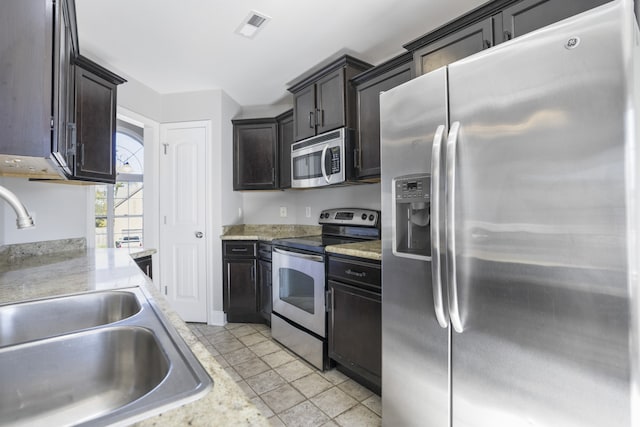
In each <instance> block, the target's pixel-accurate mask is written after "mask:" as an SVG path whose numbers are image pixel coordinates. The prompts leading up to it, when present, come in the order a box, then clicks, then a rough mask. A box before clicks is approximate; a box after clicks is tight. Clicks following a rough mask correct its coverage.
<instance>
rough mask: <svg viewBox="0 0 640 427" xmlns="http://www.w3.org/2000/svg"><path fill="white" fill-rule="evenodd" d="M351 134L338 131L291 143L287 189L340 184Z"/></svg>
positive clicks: (350, 130)
mask: <svg viewBox="0 0 640 427" xmlns="http://www.w3.org/2000/svg"><path fill="white" fill-rule="evenodd" d="M353 135H354V131H353V130H352V129H347V128H341V129H337V130H334V131H330V132H326V133H323V134H322V135H317V136H313V137H311V138H307V139H303V140H302V141H298V142H295V143H293V144H291V187H292V188H313V187H323V186H325V185H333V184H341V183H343V182H345V181H346V179H347V171H346V170H345V169H346V166H350V164H349V163H348V161H347V159H348V158H351V156H350V154H351V152H350V150H351V140H352V139H353Z"/></svg>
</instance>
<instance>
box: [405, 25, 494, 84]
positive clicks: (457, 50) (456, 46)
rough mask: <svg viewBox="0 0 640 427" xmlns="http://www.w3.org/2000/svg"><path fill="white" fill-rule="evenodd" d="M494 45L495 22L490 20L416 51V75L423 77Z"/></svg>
mask: <svg viewBox="0 0 640 427" xmlns="http://www.w3.org/2000/svg"><path fill="white" fill-rule="evenodd" d="M492 45H493V20H492V19H491V18H488V19H485V20H484V21H480V22H477V23H475V24H473V25H470V26H468V27H465V28H463V29H461V30H460V31H457V32H455V33H453V34H450V35H448V36H446V37H443V38H441V39H440V40H436V41H435V42H433V43H431V44H428V45H427V46H424V47H423V48H421V49H418V50H416V51H415V52H414V53H413V60H414V63H415V68H416V75H417V76H421V75H422V74H426V73H428V72H429V71H433V70H436V69H438V68H440V67H443V66H445V65H448V64H450V63H452V62H455V61H457V60H458V59H462V58H465V57H467V56H469V55H473V54H474V53H477V52H480V51H481V50H483V49H487V48H489V47H491V46H492Z"/></svg>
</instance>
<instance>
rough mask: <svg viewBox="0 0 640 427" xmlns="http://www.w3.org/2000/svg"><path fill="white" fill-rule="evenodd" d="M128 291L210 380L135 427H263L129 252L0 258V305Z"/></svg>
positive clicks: (261, 419) (259, 417) (257, 414)
mask: <svg viewBox="0 0 640 427" xmlns="http://www.w3.org/2000/svg"><path fill="white" fill-rule="evenodd" d="M132 252H133V251H132ZM5 255H6V254H5ZM132 286H141V287H144V288H145V289H147V290H148V291H149V293H150V294H151V295H152V297H153V299H154V301H155V302H156V304H157V305H158V306H159V307H160V308H161V309H162V310H163V312H164V314H165V316H166V317H167V319H169V321H170V322H171V323H172V324H173V326H174V327H175V328H176V330H177V331H178V332H179V334H180V335H181V336H182V338H183V339H184V340H185V342H186V343H187V344H188V345H189V346H190V348H191V350H192V351H193V353H194V355H195V356H196V357H197V358H198V360H199V361H200V363H201V364H202V366H203V367H204V368H205V370H206V371H207V372H208V373H209V375H210V376H211V378H212V379H213V381H214V385H213V387H212V389H211V391H209V392H208V393H207V394H206V395H204V396H203V397H202V398H200V399H198V400H196V401H194V402H191V403H187V404H185V405H183V406H181V407H179V408H176V409H171V410H168V411H166V412H164V413H162V414H160V415H156V416H153V417H150V418H147V419H145V420H143V421H141V422H139V423H137V424H135V425H137V426H182V425H191V426H212V425H220V426H231V425H233V426H268V425H269V422H268V421H267V419H266V418H265V417H263V416H262V414H260V412H259V411H258V409H257V408H256V407H255V405H254V404H253V403H252V402H250V401H249V400H248V399H247V397H246V396H245V394H244V393H243V391H242V390H241V389H240V388H239V387H238V385H237V384H236V383H235V382H234V381H233V380H232V379H231V377H229V376H228V374H227V373H226V372H225V371H224V369H223V368H222V367H221V366H220V364H219V363H218V362H217V361H216V360H215V359H214V358H213V356H212V355H211V354H210V353H209V352H208V351H207V349H206V348H205V347H204V346H203V345H202V344H201V343H200V341H198V339H197V338H196V337H195V336H194V335H193V334H192V333H191V331H190V330H189V328H188V326H187V325H186V324H185V323H184V322H183V321H182V319H181V318H180V317H179V316H178V315H177V314H176V313H175V312H174V311H173V310H172V309H171V308H170V307H169V304H168V302H167V301H166V299H165V298H164V296H162V295H161V294H160V293H159V292H158V291H157V289H156V287H155V286H154V284H153V283H152V282H151V281H150V280H149V279H148V278H147V276H145V275H144V274H143V273H142V271H141V270H140V269H139V268H138V267H137V265H136V264H135V262H134V261H133V260H132V258H131V257H130V255H129V251H122V250H118V249H95V250H87V249H81V250H73V251H62V252H57V253H56V252H54V253H50V254H40V255H35V256H34V255H32V256H21V257H17V258H11V259H10V258H9V257H8V256H3V257H2V259H0V304H5V303H10V302H16V301H22V300H28V299H33V298H40V297H48V296H54V295H63V294H72V293H78V292H86V291H94V290H104V289H115V288H124V287H132Z"/></svg>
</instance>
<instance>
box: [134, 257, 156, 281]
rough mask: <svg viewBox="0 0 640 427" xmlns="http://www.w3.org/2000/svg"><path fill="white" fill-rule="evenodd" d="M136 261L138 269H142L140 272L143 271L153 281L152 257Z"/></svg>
mask: <svg viewBox="0 0 640 427" xmlns="http://www.w3.org/2000/svg"><path fill="white" fill-rule="evenodd" d="M135 261H136V264H138V267H140V270H142V271H143V272H144V274H146V275H147V276H149V279H153V274H152V265H153V264H152V262H151V255H147V256H143V257H141V258H136V260H135Z"/></svg>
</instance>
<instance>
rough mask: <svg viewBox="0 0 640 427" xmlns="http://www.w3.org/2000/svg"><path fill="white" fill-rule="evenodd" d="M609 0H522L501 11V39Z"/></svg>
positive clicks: (504, 39) (514, 35)
mask: <svg viewBox="0 0 640 427" xmlns="http://www.w3.org/2000/svg"><path fill="white" fill-rule="evenodd" d="M608 1H610V0H524V1H521V2H519V3H516V4H515V5H513V6H511V7H508V8H506V9H504V10H503V11H502V22H503V41H506V40H509V39H511V38H513V37H518V36H521V35H523V34H526V33H528V32H531V31H533V30H537V29H538V28H542V27H544V26H546V25H549V24H552V23H554V22H557V21H560V20H562V19H565V18H568V17H570V16H573V15H576V14H578V13H580V12H584V11H585V10H589V9H592V8H594V7H596V6H599V5H601V4H604V3H607V2H608Z"/></svg>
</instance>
